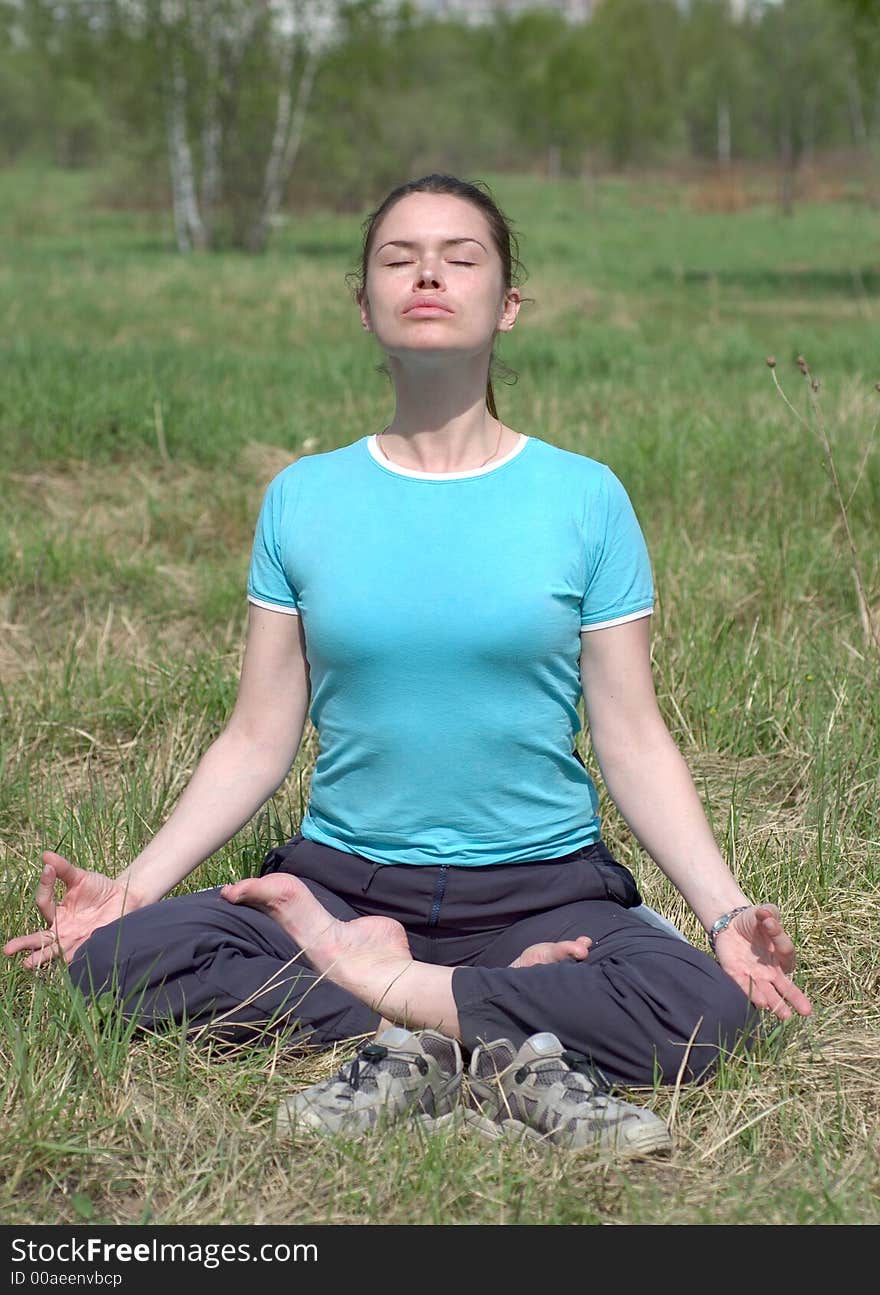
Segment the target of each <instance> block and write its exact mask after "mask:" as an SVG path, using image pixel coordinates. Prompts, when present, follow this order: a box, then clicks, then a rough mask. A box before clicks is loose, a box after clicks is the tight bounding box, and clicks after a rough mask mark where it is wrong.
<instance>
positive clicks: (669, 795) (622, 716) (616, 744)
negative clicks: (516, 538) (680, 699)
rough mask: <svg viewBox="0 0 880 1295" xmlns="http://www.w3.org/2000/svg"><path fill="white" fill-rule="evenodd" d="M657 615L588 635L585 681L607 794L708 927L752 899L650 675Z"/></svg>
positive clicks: (583, 644)
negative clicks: (725, 853)
mask: <svg viewBox="0 0 880 1295" xmlns="http://www.w3.org/2000/svg"><path fill="white" fill-rule="evenodd" d="M651 619H652V618H651V617H650V616H645V617H643V618H642V619H640V620H635V621H629V622H628V623H627V624H625V625H614V626H611V627H610V628H608V629H604V630H593V631H592V632H590V633H588V634H582V635H581V658H580V672H581V686H582V688H583V693H584V703H585V706H586V711H587V719H588V722H589V725H590V732H591V735H592V740H593V749H594V751H595V753H596V758H597V760H598V762H599V768H600V770H601V772H602V778H603V779H604V782H605V785H606V787H607V788H608V792H609V794H610V796H611V798H612V800H613V801H614V803H615V805H617V807H618V809H619V810H620V812H621V814H622V815H623V817H624V818H625V819H626V821H627V823H628V824H629V826H630V828H631V829H632V831H633V834H634V835H635V836H636V838H637V839H638V840H639V842H640V843H641V844H642V845H643V846H644V848H645V849H646V850H647V851H648V853H649V854H650V856H651V858H652V859H653V860H654V861H655V862H656V863H657V865H658V866H659V867H660V868H661V869H662V870H663V872H664V873H665V874H666V876H667V877H668V878H669V880H670V881H671V882H673V884H674V885H675V886H677V887H678V889H679V890H680V891H681V893H682V895H684V897H685V899H686V900H687V902H688V904H690V906H691V908H692V909H693V911H694V912H695V913H696V915H697V917H698V918H699V919H700V921H701V922H702V923H703V925H704V926H705V927H706V928H707V930H708V928H709V927H710V926H711V925H712V923H713V922H714V921H715V920H716V918H718V917H720V916H721V914H722V913H726V912H729V911H730V910H731V909H733V908H738V907H739V906H740V905H741V904H748V903H749V902H750V901H749V900H748V899H747V898H746V897H745V895H744V894H743V892H742V891H741V890H740V888H739V886H738V885H737V884H736V881H735V880H734V878H733V876H732V874H731V872H730V869H729V868H728V867H727V864H726V863H725V861H724V859H723V857H722V855H721V852H720V850H719V849H718V846H717V844H716V843H715V838H714V837H713V835H712V832H711V829H710V827H709V824H708V822H707V821H706V815H705V813H704V812H703V806H702V803H701V801H700V798H699V795H698V794H697V789H696V787H695V786H694V782H693V779H692V778H691V775H690V772H689V770H688V767H687V765H686V764H685V761H684V759H683V757H682V755H681V753H680V752H679V750H678V748H677V747H676V745H675V743H674V742H673V740H672V738H671V736H670V734H669V730H668V729H667V727H666V725H665V723H664V721H663V717H662V715H661V714H660V709H659V707H658V705H657V697H656V693H655V692H654V680H653V677H652V674H651V628H650V627H651Z"/></svg>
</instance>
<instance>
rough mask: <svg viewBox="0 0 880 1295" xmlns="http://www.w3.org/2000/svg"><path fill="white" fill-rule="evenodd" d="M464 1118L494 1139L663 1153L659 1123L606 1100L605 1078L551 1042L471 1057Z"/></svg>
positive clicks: (668, 1141) (498, 1046)
mask: <svg viewBox="0 0 880 1295" xmlns="http://www.w3.org/2000/svg"><path fill="white" fill-rule="evenodd" d="M464 1118H465V1120H466V1121H467V1123H468V1124H469V1125H470V1126H471V1127H472V1128H475V1129H477V1130H478V1131H479V1132H480V1133H483V1134H485V1135H487V1136H488V1137H492V1138H501V1137H513V1138H527V1139H529V1140H532V1141H535V1142H552V1143H554V1144H555V1145H556V1146H560V1147H570V1148H572V1147H595V1148H596V1149H597V1150H602V1151H614V1152H616V1153H618V1154H621V1153H622V1154H624V1155H644V1154H647V1153H649V1152H653V1151H668V1150H669V1149H670V1148H671V1146H672V1138H671V1137H670V1136H669V1131H668V1129H667V1128H666V1125H665V1124H664V1122H663V1120H661V1119H660V1118H659V1116H657V1115H654V1114H653V1112H651V1111H647V1110H643V1109H642V1107H640V1106H631V1105H630V1103H629V1102H622V1101H620V1100H618V1098H616V1097H612V1096H611V1095H610V1085H609V1083H608V1081H607V1080H606V1079H605V1077H604V1076H603V1075H602V1074H601V1073H600V1072H599V1071H598V1070H597V1069H596V1068H595V1067H594V1066H593V1065H592V1064H591V1062H590V1061H589V1060H588V1059H587V1058H586V1057H584V1056H582V1055H581V1054H580V1053H579V1052H571V1051H569V1050H568V1049H567V1048H563V1046H562V1044H561V1043H560V1041H559V1039H557V1037H556V1035H555V1034H533V1035H532V1037H531V1038H530V1039H526V1041H525V1043H524V1044H523V1045H522V1047H521V1048H520V1050H519V1051H518V1052H515V1051H514V1047H513V1044H512V1043H510V1042H509V1040H508V1039H497V1040H496V1041H495V1042H494V1043H488V1044H483V1045H480V1046H479V1047H477V1048H476V1050H475V1051H474V1054H473V1056H472V1057H471V1065H470V1071H469V1074H468V1092H467V1107H466V1109H465V1114H464Z"/></svg>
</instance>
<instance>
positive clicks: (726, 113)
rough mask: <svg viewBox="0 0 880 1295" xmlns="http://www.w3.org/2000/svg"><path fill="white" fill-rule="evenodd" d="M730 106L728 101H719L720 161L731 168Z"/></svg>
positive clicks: (722, 99)
mask: <svg viewBox="0 0 880 1295" xmlns="http://www.w3.org/2000/svg"><path fill="white" fill-rule="evenodd" d="M730 157H731V147H730V104H729V103H728V102H727V100H726V99H724V98H721V99H719V100H718V161H719V162H720V163H721V165H722V166H730Z"/></svg>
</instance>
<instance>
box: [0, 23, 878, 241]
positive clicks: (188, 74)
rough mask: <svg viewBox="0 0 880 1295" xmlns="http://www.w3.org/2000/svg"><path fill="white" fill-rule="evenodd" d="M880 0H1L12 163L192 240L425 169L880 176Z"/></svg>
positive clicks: (2, 100) (343, 198)
mask: <svg viewBox="0 0 880 1295" xmlns="http://www.w3.org/2000/svg"><path fill="white" fill-rule="evenodd" d="M878 137H880V0H592V3H591V2H590V0H580V3H575V2H574V0H543V3H542V2H541V0H536V3H534V4H532V5H531V6H528V5H526V4H524V3H521V2H518V0H475V2H474V3H468V0H401V2H400V3H394V2H393V0H349V2H344V0H68V2H67V3H63V2H60V0H0V164H2V165H10V164H12V163H14V162H16V161H18V160H27V159H41V160H43V161H48V162H51V163H52V164H54V165H56V166H59V167H67V168H69V167H97V168H100V170H101V174H102V186H103V187H102V196H103V198H104V199H105V200H106V201H110V202H116V203H118V204H120V205H126V204H131V205H138V206H145V205H146V206H162V207H167V208H168V209H169V210H173V212H174V218H175V230H176V236H177V242H178V246H179V247H180V248H181V250H190V249H202V248H211V247H216V246H230V245H231V246H237V247H241V248H244V249H248V250H251V251H259V250H261V249H262V248H263V247H265V246H266V242H267V239H268V238H269V236H270V232H271V229H272V226H273V224H274V223H275V222H276V221H277V220H278V219H280V218H283V209H284V208H285V206H287V207H304V206H310V205H317V204H327V205H331V206H334V207H336V208H338V209H342V210H360V209H362V208H363V207H364V206H365V205H366V204H369V203H370V202H372V201H373V200H374V197H375V195H376V194H378V193H379V192H381V191H383V190H384V189H386V188H387V187H389V186H390V185H392V184H394V183H397V182H399V181H401V180H402V179H404V178H407V177H409V176H411V175H413V174H422V173H424V172H425V171H427V170H441V169H443V170H450V171H454V172H459V173H462V174H479V173H480V172H481V171H484V170H511V171H517V170H520V171H523V172H535V171H539V172H544V173H546V174H548V175H551V176H565V175H570V176H585V177H586V176H587V175H589V174H592V173H593V172H594V171H595V170H598V169H602V168H627V167H636V166H638V167H642V168H644V167H657V166H667V167H668V166H688V167H690V166H697V167H698V166H706V165H710V164H712V165H717V166H718V167H719V168H721V169H722V170H723V169H725V168H731V167H735V166H736V165H737V164H739V163H749V164H751V165H761V166H766V167H769V168H772V169H773V170H774V172H775V173H776V174H777V175H778V177H779V198H780V203H781V205H782V209H783V210H785V211H786V212H789V213H790V212H791V211H792V210H793V207H794V203H795V199H796V194H797V180H798V176H799V174H800V173H801V171H802V169H803V168H804V167H805V166H808V165H809V164H810V163H811V162H812V161H814V160H815V159H816V158H817V157H819V156H822V157H829V156H835V155H838V156H846V157H850V158H856V159H861V164H863V165H864V167H865V168H867V169H868V170H872V171H873V172H874V173H875V174H876V171H877V152H878V143H877V141H878Z"/></svg>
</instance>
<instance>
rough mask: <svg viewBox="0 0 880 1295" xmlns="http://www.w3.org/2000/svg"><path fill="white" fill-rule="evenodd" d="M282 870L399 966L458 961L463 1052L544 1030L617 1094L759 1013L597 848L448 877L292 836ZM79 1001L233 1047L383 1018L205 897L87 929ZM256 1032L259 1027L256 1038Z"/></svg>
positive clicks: (332, 1038)
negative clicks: (546, 961)
mask: <svg viewBox="0 0 880 1295" xmlns="http://www.w3.org/2000/svg"><path fill="white" fill-rule="evenodd" d="M277 871H283V872H291V873H294V874H295V875H296V876H298V877H300V878H302V880H303V881H304V882H305V883H306V884H307V885H308V887H309V889H310V890H311V891H312V893H313V894H314V895H315V896H316V897H317V898H318V899H319V900H320V901H321V903H322V904H324V906H325V907H326V908H327V909H328V910H329V911H330V912H331V913H332V914H333V915H334V916H335V917H338V918H341V919H342V920H345V921H350V920H352V919H354V918H357V917H365V916H368V915H381V916H385V917H393V918H396V919H397V920H398V921H399V922H401V923H402V924H403V926H404V927H405V929H406V932H407V936H408V939H409V944H410V948H411V950H412V953H413V957H415V958H416V959H418V960H419V961H422V962H431V963H435V964H439V965H441V966H447V967H454V968H455V970H454V972H453V976H452V992H453V996H454V998H455V1002H456V1006H457V1009H458V1016H459V1022H460V1025H461V1035H462V1047H463V1049H464V1050H465V1051H466V1052H470V1051H472V1050H473V1049H474V1048H475V1047H476V1045H477V1043H478V1042H479V1041H481V1040H486V1041H488V1040H492V1039H498V1038H507V1039H510V1040H511V1042H512V1043H514V1045H515V1046H519V1044H520V1043H522V1042H523V1040H524V1039H526V1038H528V1037H529V1035H531V1034H535V1033H537V1032H538V1031H541V1030H548V1031H550V1032H551V1033H553V1034H556V1035H557V1036H558V1037H559V1038H560V1039H561V1041H562V1043H563V1044H564V1045H565V1046H566V1047H568V1048H572V1049H574V1050H576V1051H578V1052H582V1053H585V1054H587V1055H588V1056H589V1057H591V1058H592V1060H593V1061H594V1063H595V1064H596V1065H598V1066H599V1067H600V1068H601V1070H602V1071H603V1072H604V1073H605V1074H606V1075H607V1077H608V1078H609V1079H610V1080H612V1081H616V1082H618V1083H624V1084H650V1083H652V1082H653V1081H654V1080H655V1079H659V1080H660V1081H661V1082H664V1083H674V1082H675V1080H676V1078H677V1076H678V1074H679V1071H680V1070H681V1068H682V1063H683V1062H685V1065H684V1070H683V1072H682V1076H683V1079H685V1080H694V1079H701V1078H705V1077H707V1076H708V1075H709V1074H710V1073H711V1072H712V1070H714V1068H715V1064H716V1062H717V1059H718V1054H719V1051H729V1050H731V1049H732V1048H733V1046H734V1045H735V1044H736V1042H737V1040H738V1039H740V1038H741V1037H742V1038H744V1039H745V1040H746V1041H748V1035H749V1032H750V1030H751V1029H752V1028H753V1026H754V1024H755V1020H756V1015H757V1014H756V1013H755V1012H754V1010H753V1009H752V1008H750V1005H749V1002H748V999H747V997H746V995H745V994H744V993H743V992H742V990H741V989H740V988H739V987H738V986H737V985H736V984H735V983H734V981H733V980H731V979H730V977H729V976H728V975H727V974H726V973H725V972H724V971H722V969H721V968H720V967H719V966H718V964H717V963H716V962H715V960H714V959H713V958H712V957H710V956H709V954H707V953H704V952H702V951H701V950H699V949H696V948H694V947H693V946H692V945H691V944H689V943H687V942H686V941H684V940H680V939H677V938H675V937H674V936H672V935H669V934H668V933H667V932H665V931H663V930H658V929H657V928H656V927H654V926H649V925H648V924H647V923H646V922H644V921H642V920H641V919H640V918H637V917H634V916H633V915H632V914H631V913H630V912H629V911H628V910H629V909H630V908H631V907H632V906H634V905H635V904H638V903H639V900H640V896H639V894H638V891H637V889H636V886H635V882H634V880H633V878H632V875H631V873H630V872H629V871H628V870H627V869H626V868H624V867H623V866H622V865H621V864H619V863H617V862H615V860H614V859H613V858H612V856H611V855H610V853H609V852H608V850H607V849H606V847H605V846H604V845H603V844H602V843H598V844H596V845H592V846H585V847H584V848H583V849H581V850H576V851H574V852H573V853H571V854H568V855H565V856H564V857H563V858H561V859H548V860H546V861H541V862H537V863H534V862H533V863H514V864H495V865H492V866H486V867H482V868H480V867H476V868H460V867H451V866H449V865H436V866H420V865H412V864H381V863H378V864H377V863H373V862H372V861H371V860H369V859H364V858H362V857H361V856H360V855H356V854H349V853H347V852H345V851H342V850H334V849H331V848H330V847H329V846H325V845H319V844H318V843H317V842H315V841H311V840H308V839H307V838H305V837H303V836H302V835H301V834H297V835H296V836H295V837H294V838H293V840H292V841H290V842H288V844H287V845H285V846H281V847H279V848H278V849H275V850H272V851H270V853H269V854H268V855H267V856H266V859H265V860H264V862H263V866H262V869H261V874H265V873H268V872H277ZM578 935H589V936H590V937H591V938H592V940H593V944H592V947H591V949H590V953H589V957H588V958H587V959H586V961H584V962H576V961H574V960H573V959H566V960H565V961H564V962H560V963H555V964H553V965H550V966H535V967H522V968H515V969H514V968H511V967H510V965H509V964H510V963H511V962H512V961H513V960H514V959H515V958H516V957H518V955H519V954H520V953H522V951H523V950H524V949H525V948H527V947H528V946H529V945H530V944H535V943H538V942H540V941H544V940H562V939H573V938H574V937H575V936H578ZM70 974H71V977H72V979H73V982H74V984H75V985H77V986H78V987H79V988H80V989H82V990H83V991H84V992H86V993H92V994H98V993H101V992H106V991H107V990H111V991H112V992H115V993H116V994H117V995H118V996H119V998H120V999H121V1001H122V1003H123V1010H124V1011H125V1012H126V1014H127V1015H128V1016H129V1017H132V1016H134V1017H136V1018H137V1020H138V1023H139V1024H142V1025H146V1026H155V1025H158V1024H161V1023H162V1022H167V1021H175V1022H181V1021H186V1022H188V1023H189V1024H190V1025H201V1024H204V1023H206V1022H208V1021H210V1022H211V1031H212V1033H214V1034H217V1035H219V1036H221V1037H226V1038H229V1039H233V1040H247V1039H255V1040H256V1039H257V1038H260V1037H263V1038H265V1037H266V1035H267V1033H268V1034H269V1036H270V1037H271V1033H272V1031H273V1030H275V1029H278V1028H280V1027H293V1032H292V1033H291V1034H290V1035H289V1036H288V1037H289V1040H290V1042H291V1043H296V1044H297V1045H299V1044H302V1043H308V1045H309V1046H315V1045H317V1046H322V1045H327V1044H330V1043H333V1042H336V1041H338V1040H342V1039H347V1038H352V1037H354V1036H356V1035H362V1034H369V1033H371V1032H372V1031H373V1030H375V1028H376V1026H377V1024H378V1022H379V1015H378V1014H377V1013H376V1012H374V1011H373V1010H372V1009H370V1008H369V1007H366V1006H364V1004H363V1003H361V1002H359V1001H358V1000H357V999H355V998H354V997H353V996H352V995H351V994H349V993H348V992H347V991H345V990H343V989H340V988H339V987H338V986H336V985H334V984H333V983H332V982H331V981H329V980H327V979H326V977H323V976H319V975H318V974H317V973H316V972H315V971H313V970H312V969H311V967H310V965H309V964H308V962H307V961H306V960H305V958H304V957H303V955H302V953H301V951H300V949H299V948H298V946H297V945H296V944H295V943H294V942H293V940H292V939H291V938H290V936H288V935H287V934H286V932H285V931H284V930H282V928H281V927H280V926H279V925H278V923H277V922H275V921H274V920H273V919H272V918H270V917H267V916H266V915H265V914H263V913H261V912H259V911H258V910H257V909H255V908H248V907H246V906H244V905H240V904H230V903H228V902H227V901H226V900H224V899H222V898H221V897H220V895H219V887H217V888H214V889H211V890H205V891H197V892H196V893H194V894H190V895H182V896H178V897H176V898H174V899H163V900H160V901H159V902H158V903H156V904H151V905H150V906H149V907H147V908H143V909H139V910H138V911H136V912H134V913H130V914H128V915H127V916H126V917H123V918H121V919H119V920H118V921H116V922H111V923H110V925H109V926H104V927H101V928H100V929H99V930H97V931H95V933H94V934H93V935H92V936H91V938H90V939H89V940H88V941H86V943H85V944H83V945H82V946H81V947H80V949H79V950H78V951H77V953H76V955H75V957H74V958H73V960H72V962H71V964H70ZM267 1026H268V1027H269V1029H268V1031H267Z"/></svg>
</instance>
